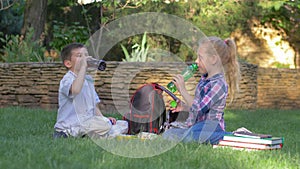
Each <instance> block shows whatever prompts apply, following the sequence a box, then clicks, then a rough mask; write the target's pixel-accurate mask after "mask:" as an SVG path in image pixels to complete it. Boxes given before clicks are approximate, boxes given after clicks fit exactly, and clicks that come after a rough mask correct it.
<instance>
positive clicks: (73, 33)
mask: <svg viewBox="0 0 300 169" xmlns="http://www.w3.org/2000/svg"><path fill="white" fill-rule="evenodd" d="M88 38H89V32H88V30H87V29H86V27H84V26H82V25H80V24H79V23H78V22H74V23H71V24H70V25H66V24H64V23H63V22H59V21H55V20H54V21H53V40H52V41H51V42H50V47H51V48H52V49H56V50H59V51H60V50H61V49H62V48H63V47H64V46H65V45H67V44H69V43H72V42H80V43H85V42H86V41H87V40H88Z"/></svg>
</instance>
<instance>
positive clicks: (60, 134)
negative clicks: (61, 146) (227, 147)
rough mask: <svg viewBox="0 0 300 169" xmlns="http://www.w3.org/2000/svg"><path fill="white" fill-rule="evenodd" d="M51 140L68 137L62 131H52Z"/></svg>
mask: <svg viewBox="0 0 300 169" xmlns="http://www.w3.org/2000/svg"><path fill="white" fill-rule="evenodd" d="M53 138H68V135H67V134H66V133H65V132H63V131H54V133H53Z"/></svg>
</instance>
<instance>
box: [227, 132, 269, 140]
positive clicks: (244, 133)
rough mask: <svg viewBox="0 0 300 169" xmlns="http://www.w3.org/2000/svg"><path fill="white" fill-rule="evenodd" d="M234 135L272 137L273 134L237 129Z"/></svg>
mask: <svg viewBox="0 0 300 169" xmlns="http://www.w3.org/2000/svg"><path fill="white" fill-rule="evenodd" d="M233 135H235V136H242V137H251V138H271V137H272V135H270V134H259V133H252V132H247V131H237V132H234V133H233Z"/></svg>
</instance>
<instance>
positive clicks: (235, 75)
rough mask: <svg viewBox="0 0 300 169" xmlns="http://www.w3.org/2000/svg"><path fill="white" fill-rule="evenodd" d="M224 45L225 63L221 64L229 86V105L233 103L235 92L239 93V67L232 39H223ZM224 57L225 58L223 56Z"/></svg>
mask: <svg viewBox="0 0 300 169" xmlns="http://www.w3.org/2000/svg"><path fill="white" fill-rule="evenodd" d="M224 42H225V44H226V45H227V49H228V50H227V51H228V52H225V53H224V54H225V55H226V53H227V57H228V59H225V60H227V63H223V66H224V68H225V75H226V79H227V83H228V85H229V96H230V103H231V102H232V101H233V99H234V97H235V95H236V93H237V92H239V81H240V76H241V75H240V65H239V62H238V58H237V53H236V45H235V42H234V41H233V40H232V39H229V38H228V39H225V40H224ZM225 57H226V56H225Z"/></svg>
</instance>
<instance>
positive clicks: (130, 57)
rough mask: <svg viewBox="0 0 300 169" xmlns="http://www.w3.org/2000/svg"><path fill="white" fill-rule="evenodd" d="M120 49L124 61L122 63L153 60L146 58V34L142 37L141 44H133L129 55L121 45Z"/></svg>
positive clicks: (147, 48)
mask: <svg viewBox="0 0 300 169" xmlns="http://www.w3.org/2000/svg"><path fill="white" fill-rule="evenodd" d="M121 48H122V50H123V52H124V55H125V59H122V60H123V61H124V62H147V61H148V60H151V61H153V60H154V59H153V58H150V57H148V50H149V46H148V45H147V33H146V32H145V33H144V35H143V39H142V43H141V44H137V43H136V44H134V45H133V46H132V47H131V48H132V52H131V53H130V54H129V52H128V51H127V49H126V48H125V47H124V45H122V44H121Z"/></svg>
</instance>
